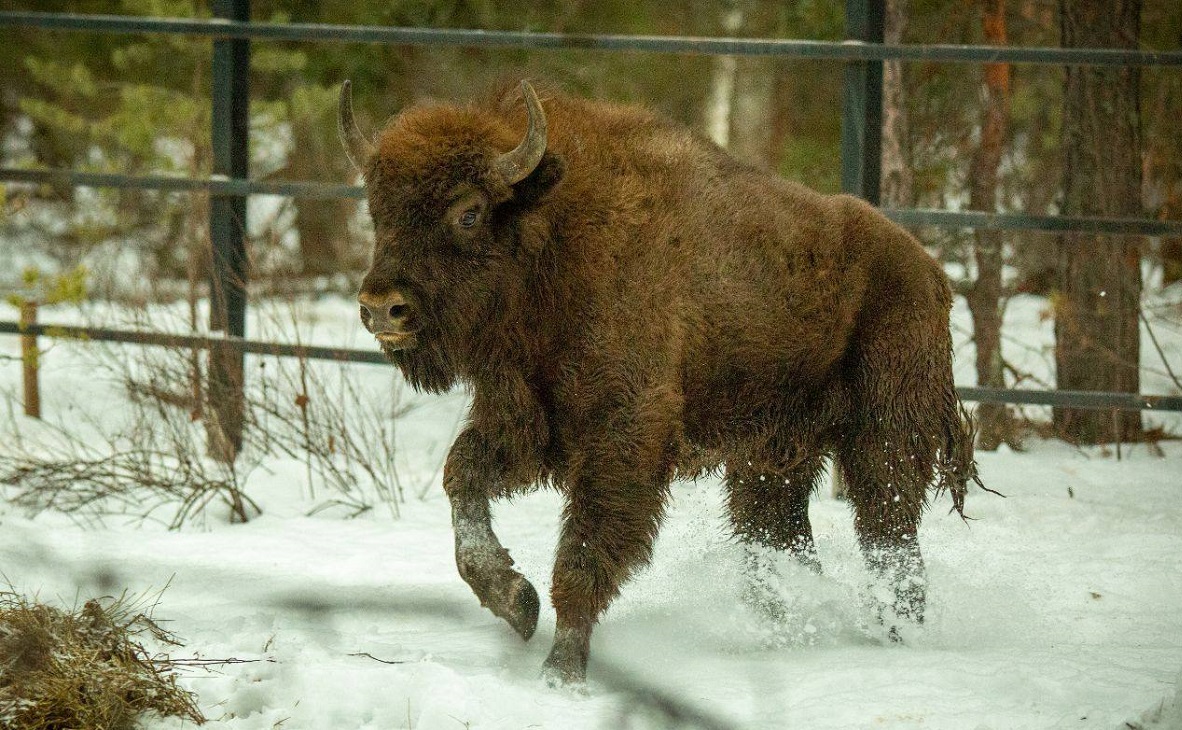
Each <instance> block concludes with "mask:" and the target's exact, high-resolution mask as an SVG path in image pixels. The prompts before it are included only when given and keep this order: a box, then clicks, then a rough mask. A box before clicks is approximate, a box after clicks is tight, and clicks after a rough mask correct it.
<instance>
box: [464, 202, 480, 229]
mask: <svg viewBox="0 0 1182 730" xmlns="http://www.w3.org/2000/svg"><path fill="white" fill-rule="evenodd" d="M479 222H480V206H479V205H474V206H472V207H471V208H469V209H467V210H465V211H464V212H463V213H461V214H460V219H459V224H460V228H471V227H473V226H475V225H476V224H477V223H479Z"/></svg>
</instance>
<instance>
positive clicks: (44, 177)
mask: <svg viewBox="0 0 1182 730" xmlns="http://www.w3.org/2000/svg"><path fill="white" fill-rule="evenodd" d="M0 180H8V181H10V182H16V183H29V184H38V185H68V186H77V187H107V188H124V189H127V188H130V189H136V190H165V191H172V192H208V193H210V194H212V195H285V196H288V197H293V198H322V199H355V200H364V199H365V188H363V187H360V186H356V185H334V184H331V183H316V182H283V181H268V180H232V179H226V178H222V179H219V178H206V179H196V178H183V177H169V176H166V175H121V174H117V173H99V172H74V171H73V170H22V169H17V168H11V167H0ZM882 212H883V214H884V215H886V216H887V217H888V218H890V219H891V220H894V221H896V222H898V223H901V224H903V225H906V226H940V227H944V228H984V229H996V230H1023V231H1047V232H1064V231H1080V232H1086V233H1110V234H1129V235H1141V236H1182V221H1174V220H1161V221H1152V220H1145V219H1139V218H1092V217H1088V216H1046V215H1026V214H1024V213H985V212H982V211H950V210H935V209H931V208H914V209H902V208H884V209H883V211H882Z"/></svg>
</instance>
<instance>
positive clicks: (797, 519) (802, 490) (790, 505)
mask: <svg viewBox="0 0 1182 730" xmlns="http://www.w3.org/2000/svg"><path fill="white" fill-rule="evenodd" d="M738 461H739V463H740V464H745V463H746V461H745V460H742V459H740V460H738ZM823 471H824V461H823V459H822V458H821V457H815V458H810V459H806V460H805V461H803V462H801V463H800V464H797V465H794V466H784V467H781V468H760V467H755V466H735V465H733V464H732V463H731V462H728V464H727V473H726V487H727V495H728V507H729V511H730V517H731V525H732V527H733V529H734V532H735V536H736V537H738V538H739V540H740V541H741V542H742V543H743V547H744V551H745V553H746V554H745V556H744V557H745V564H744V581H745V586H744V600H746V602H747V603H748V604H749V605H751V606H753V607H754V608H756V609H757V610H759V611H761V612H763V613H765V614H767V615H768V616H769V617H771V618H775V617H777V616H778V615H779V613H780V612H781V611H782V610H783V606H782V601H781V600H780V598H779V596H778V594H777V591H776V587H777V585H778V583H779V575H778V574H777V572H776V569H775V563H774V558H775V555H776V554H777V553H778V552H780V551H784V552H788V553H790V554H792V555H793V556H795V557H796V559H797V560H798V561H800V563H801V564H802V565H804V566H805V567H806V568H808V569H809V570H811V571H813V572H815V573H820V572H821V562H820V561H819V560H818V559H817V547H816V543H815V542H814V540H813V529H812V525H811V524H810V523H809V495H810V494H812V492H813V490H814V489H816V487H817V484H818V482H819V481H820V477H821V474H822V473H823Z"/></svg>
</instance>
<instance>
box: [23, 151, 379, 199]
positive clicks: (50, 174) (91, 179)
mask: <svg viewBox="0 0 1182 730" xmlns="http://www.w3.org/2000/svg"><path fill="white" fill-rule="evenodd" d="M342 154H344V153H342ZM0 180H7V181H9V182H16V183H30V184H34V185H64V186H68V187H96V188H123V189H132V190H165V191H169V192H197V193H200V192H208V193H210V194H211V195H286V196H288V197H292V198H325V199H333V198H337V199H339V198H353V199H358V200H364V199H365V188H363V187H360V186H357V185H334V184H332V183H320V182H304V181H291V182H287V181H280V180H237V179H234V178H225V177H221V178H219V177H209V178H188V177H173V176H169V175H123V174H119V173H112V172H76V171H74V170H23V169H19V168H14V167H0Z"/></svg>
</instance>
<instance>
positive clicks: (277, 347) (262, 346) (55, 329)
mask: <svg viewBox="0 0 1182 730" xmlns="http://www.w3.org/2000/svg"><path fill="white" fill-rule="evenodd" d="M0 334H32V335H36V336H39V337H51V338H61V339H74V340H82V341H95V342H121V343H128V344H137V345H156V346H161V347H177V348H184V349H208V348H210V347H216V346H224V345H226V344H227V343H229V344H230V345H232V346H234V347H236V348H239V349H241V350H242V351H243V352H245V353H249V354H252V355H272V356H276V357H301V358H308V359H311V360H334V361H337V362H359V363H371V364H388V361H387V360H386V358H385V357H384V356H383V355H382V354H381V353H380V352H376V351H373V350H356V349H345V348H339V347H319V346H314V345H290V344H281V343H277V342H260V341H257V340H245V339H240V338H237V337H219V338H211V337H200V336H196V335H173V334H165V333H162V332H146V331H142V330H116V329H108V328H104V327H76V326H73V325H53V324H37V325H31V326H28V327H23V328H22V327H21V326H20V324H19V323H17V322H0ZM956 392H957V394H958V395H959V396H960V397H961V398H962V399H963V400H966V401H973V402H978V403H1015V404H1025V405H1040V406H1064V407H1069V408H1083V409H1091V410H1104V411H1112V410H1131V411H1138V410H1139V411H1163V412H1166V411H1168V412H1180V411H1182V396H1169V395H1142V394H1136V393H1099V392H1098V393H1091V392H1086V391H1078V390H1007V389H1005V388H972V387H961V388H957V389H956Z"/></svg>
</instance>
